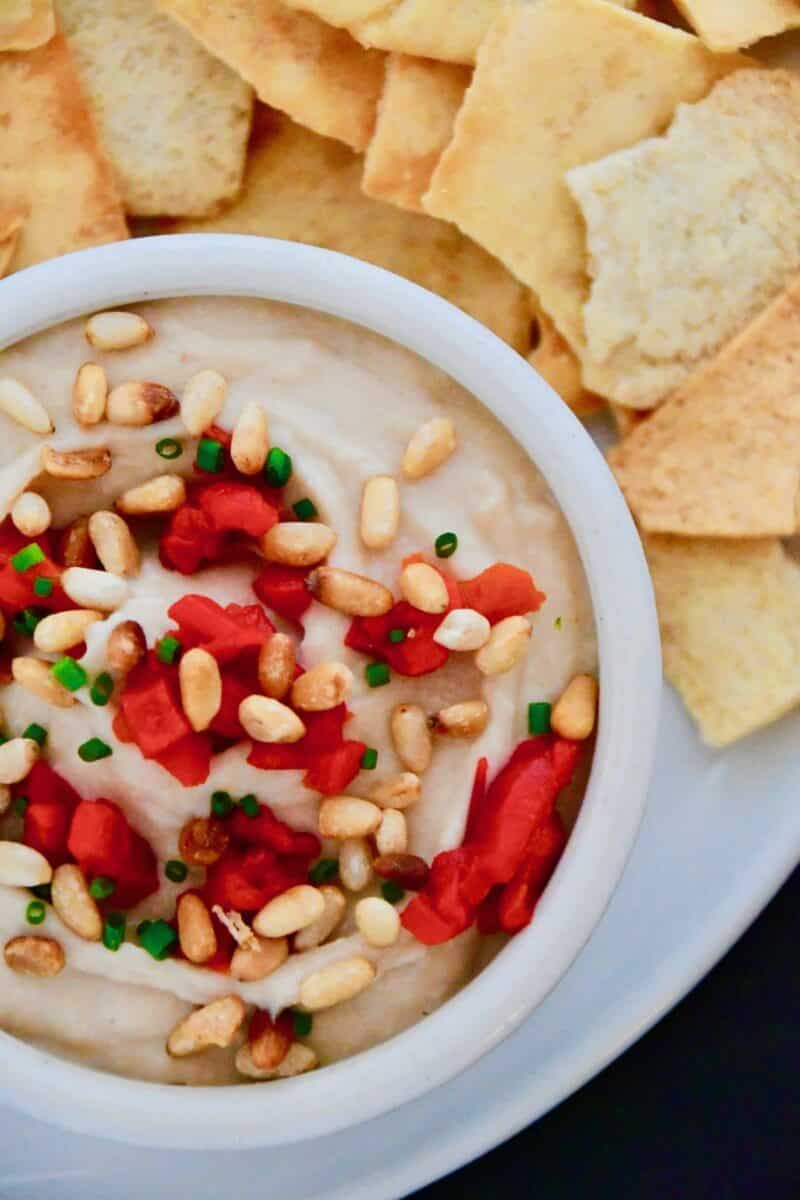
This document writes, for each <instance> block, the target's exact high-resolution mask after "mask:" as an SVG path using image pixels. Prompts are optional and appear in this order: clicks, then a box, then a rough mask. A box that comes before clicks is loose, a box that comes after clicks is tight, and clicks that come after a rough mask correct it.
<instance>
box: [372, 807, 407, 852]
mask: <svg viewBox="0 0 800 1200" xmlns="http://www.w3.org/2000/svg"><path fill="white" fill-rule="evenodd" d="M375 849H376V850H377V851H378V854H379V855H384V854H405V852H406V851H407V850H408V824H407V823H406V819H405V817H404V815H403V813H401V812H398V810H397V809H396V808H387V809H386V811H385V812H384V814H383V819H382V821H381V823H380V825H379V826H378V830H377V832H376V834H375Z"/></svg>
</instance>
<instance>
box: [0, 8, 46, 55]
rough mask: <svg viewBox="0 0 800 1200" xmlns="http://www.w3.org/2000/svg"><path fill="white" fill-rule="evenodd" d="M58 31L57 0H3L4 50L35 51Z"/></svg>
mask: <svg viewBox="0 0 800 1200" xmlns="http://www.w3.org/2000/svg"><path fill="white" fill-rule="evenodd" d="M55 31H56V17H55V13H54V11H53V0H3V3H2V4H0V50H35V49H36V47H37V46H43V45H44V44H45V42H49V41H50V38H51V37H52V36H53V34H54V33H55Z"/></svg>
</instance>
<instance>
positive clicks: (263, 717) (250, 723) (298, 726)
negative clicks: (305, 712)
mask: <svg viewBox="0 0 800 1200" xmlns="http://www.w3.org/2000/svg"><path fill="white" fill-rule="evenodd" d="M239 720H240V721H241V723H242V725H243V726H244V728H245V732H246V733H247V736H248V737H251V738H252V739H253V741H255V742H272V743H275V744H278V745H286V744H287V743H291V742H299V741H300V738H301V737H305V732H306V727H305V725H304V724H303V722H302V721H301V720H300V718H299V717H298V715H297V713H295V712H292V710H291V709H290V708H289V707H288V705H286V704H281V702H280V700H273V699H272V698H271V697H269V696H255V695H253V696H247V698H246V699H244V700H243V701H242V703H241V704H240V705H239Z"/></svg>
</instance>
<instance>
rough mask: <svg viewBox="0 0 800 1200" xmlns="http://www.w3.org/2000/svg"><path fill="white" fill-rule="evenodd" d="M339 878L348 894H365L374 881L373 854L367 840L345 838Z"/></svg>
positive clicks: (340, 859)
mask: <svg viewBox="0 0 800 1200" xmlns="http://www.w3.org/2000/svg"><path fill="white" fill-rule="evenodd" d="M339 878H340V879H341V881H342V884H343V885H344V887H346V888H347V890H348V892H363V890H364V888H365V887H366V886H367V884H368V883H369V882H370V881H371V879H372V854H371V853H370V849H369V846H368V845H367V841H366V838H363V837H348V838H345V839H344V841H343V842H342V844H341V845H340V847H339Z"/></svg>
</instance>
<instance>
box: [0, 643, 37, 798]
mask: <svg viewBox="0 0 800 1200" xmlns="http://www.w3.org/2000/svg"><path fill="white" fill-rule="evenodd" d="M36 661H38V660H36ZM38 757H39V743H38V742H35V741H34V740H33V738H22V737H18V738H11V739H10V740H9V741H7V742H3V744H2V746H0V784H9V783H21V782H22V780H23V779H27V777H28V775H29V774H30V772H31V768H32V767H33V764H34V763H35V762H36V760H37V758H38Z"/></svg>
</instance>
